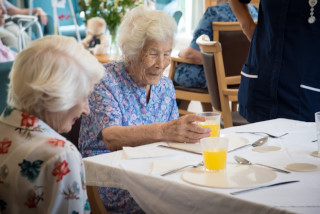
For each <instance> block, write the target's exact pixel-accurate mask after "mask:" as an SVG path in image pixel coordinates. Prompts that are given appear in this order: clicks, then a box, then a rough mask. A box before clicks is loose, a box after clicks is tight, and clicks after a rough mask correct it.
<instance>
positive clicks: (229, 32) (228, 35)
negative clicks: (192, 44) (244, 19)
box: [197, 22, 250, 127]
mask: <svg viewBox="0 0 320 214" xmlns="http://www.w3.org/2000/svg"><path fill="white" fill-rule="evenodd" d="M212 25H213V38H214V40H215V41H218V42H215V41H214V42H210V41H209V38H208V37H207V38H206V39H204V36H200V37H199V38H198V40H197V43H198V45H199V46H200V49H201V54H202V58H203V66H204V71H205V76H206V81H207V85H208V90H209V94H210V98H211V103H212V105H213V107H214V108H215V109H216V110H218V111H221V112H222V118H223V121H224V127H229V126H232V125H241V124H246V123H248V122H247V121H246V120H245V119H244V118H242V117H240V115H239V114H238V112H237V111H236V112H234V113H231V111H230V107H229V102H232V103H237V102H238V95H237V93H238V87H239V85H240V79H241V76H240V73H241V69H242V66H243V64H244V63H245V60H246V58H247V55H248V51H249V46H250V43H249V41H248V39H247V38H246V36H245V35H244V34H243V32H242V30H241V27H240V24H239V23H238V22H213V24H212ZM222 50H223V51H222ZM235 110H236V109H235ZM232 114H233V115H232ZM235 114H237V115H235ZM234 117H236V118H239V121H237V122H236V121H234V120H233V119H234Z"/></svg>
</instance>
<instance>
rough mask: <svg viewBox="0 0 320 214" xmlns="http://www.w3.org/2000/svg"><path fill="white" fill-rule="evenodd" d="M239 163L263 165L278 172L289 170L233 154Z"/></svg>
mask: <svg viewBox="0 0 320 214" xmlns="http://www.w3.org/2000/svg"><path fill="white" fill-rule="evenodd" d="M233 158H234V159H235V160H236V161H237V162H238V163H239V164H243V165H254V164H255V165H259V166H264V167H268V168H271V169H273V170H275V171H278V172H282V173H290V172H289V171H286V170H283V169H278V168H275V167H272V166H267V165H264V164H261V163H252V162H250V161H248V160H247V159H245V158H243V157H240V156H237V155H236V156H234V157H233Z"/></svg>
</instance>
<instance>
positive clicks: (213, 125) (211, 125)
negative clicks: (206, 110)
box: [198, 120, 220, 137]
mask: <svg viewBox="0 0 320 214" xmlns="http://www.w3.org/2000/svg"><path fill="white" fill-rule="evenodd" d="M198 125H199V126H201V127H207V128H210V129H211V130H212V131H211V132H210V137H218V136H219V131H220V124H219V123H217V122H216V121H210V120H207V121H205V122H199V123H198Z"/></svg>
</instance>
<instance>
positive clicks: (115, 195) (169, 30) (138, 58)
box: [79, 6, 211, 213]
mask: <svg viewBox="0 0 320 214" xmlns="http://www.w3.org/2000/svg"><path fill="white" fill-rule="evenodd" d="M175 30H176V22H175V20H174V19H173V18H172V17H171V16H169V15H167V14H166V13H164V12H162V11H158V10H151V9H149V8H148V7H147V6H138V7H136V8H134V9H132V10H131V11H130V12H128V13H127V14H126V15H125V16H124V19H123V21H122V23H121V25H120V27H119V36H118V42H119V47H120V48H121V50H122V53H123V55H122V57H123V58H122V60H121V61H114V62H111V63H108V64H105V67H106V71H105V76H104V77H103V78H102V80H101V81H100V83H99V84H97V85H96V86H95V89H94V92H93V93H92V94H91V96H90V97H89V104H90V108H91V111H92V112H91V114H90V115H87V116H84V117H82V121H81V129H80V138H79V147H80V151H81V153H82V155H83V156H84V157H88V156H93V155H98V154H102V153H107V152H111V151H116V150H120V149H122V147H123V146H131V147H134V146H140V145H144V144H150V143H154V142H159V141H177V142H188V143H194V142H199V140H200V139H201V138H204V137H209V136H210V131H211V129H210V128H202V127H200V126H198V125H196V124H195V123H194V122H195V121H205V118H204V117H202V116H199V115H187V116H184V117H181V118H179V119H178V115H179V114H178V108H177V104H176V100H175V90H174V87H173V84H172V81H171V80H170V79H169V78H167V77H165V76H163V72H164V70H165V68H166V67H167V66H168V65H169V63H170V54H171V50H172V43H173V38H174V32H175ZM99 193H100V196H101V197H102V200H103V202H104V204H105V206H106V208H107V210H108V211H110V212H118V213H142V212H143V211H142V210H141V209H140V207H139V206H138V205H137V204H136V203H135V201H134V200H133V199H132V197H131V196H130V194H129V192H127V191H126V190H120V189H115V188H99Z"/></svg>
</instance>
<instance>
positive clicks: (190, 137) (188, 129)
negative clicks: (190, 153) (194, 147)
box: [161, 114, 211, 143]
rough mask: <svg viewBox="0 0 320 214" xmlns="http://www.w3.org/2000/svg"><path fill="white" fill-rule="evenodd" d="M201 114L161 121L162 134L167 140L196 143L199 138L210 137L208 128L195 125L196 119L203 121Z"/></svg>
mask: <svg viewBox="0 0 320 214" xmlns="http://www.w3.org/2000/svg"><path fill="white" fill-rule="evenodd" d="M205 120H206V119H205V117H203V116H199V115H195V114H191V115H186V116H183V117H180V118H179V119H175V120H172V121H170V122H167V123H163V124H162V126H161V128H162V135H163V137H164V139H166V140H168V141H177V142H181V143H183V142H186V143H196V142H199V141H200V139H201V138H204V137H210V131H211V129H210V128H203V127H200V126H198V125H197V123H196V121H200V122H204V121H205Z"/></svg>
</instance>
